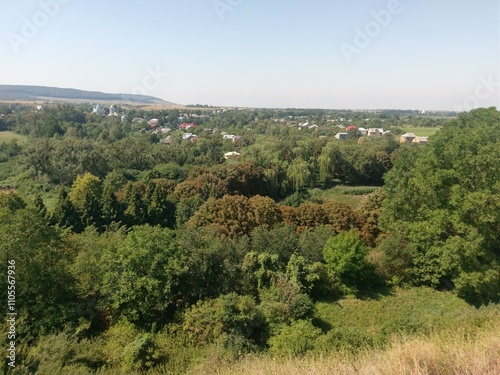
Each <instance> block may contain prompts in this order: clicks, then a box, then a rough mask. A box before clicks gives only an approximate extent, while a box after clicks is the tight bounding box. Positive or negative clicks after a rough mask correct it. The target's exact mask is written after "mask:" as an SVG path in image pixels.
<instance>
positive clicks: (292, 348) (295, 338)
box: [269, 320, 321, 356]
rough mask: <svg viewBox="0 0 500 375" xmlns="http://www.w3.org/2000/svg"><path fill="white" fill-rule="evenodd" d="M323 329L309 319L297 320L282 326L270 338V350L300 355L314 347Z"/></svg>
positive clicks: (277, 352) (279, 353)
mask: <svg viewBox="0 0 500 375" xmlns="http://www.w3.org/2000/svg"><path fill="white" fill-rule="evenodd" d="M319 336H321V330H320V329H319V328H316V327H315V326H313V325H312V323H311V322H309V321H307V320H297V321H295V322H292V324H291V325H289V326H287V325H284V326H282V327H281V329H280V331H279V333H278V334H277V335H275V336H273V337H271V338H270V339H269V345H270V352H271V353H273V354H275V355H278V356H300V355H304V354H305V353H306V352H308V351H309V350H311V349H313V348H314V346H315V343H316V339H317V338H318V337H319Z"/></svg>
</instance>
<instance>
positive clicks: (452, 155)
mask: <svg viewBox="0 0 500 375" xmlns="http://www.w3.org/2000/svg"><path fill="white" fill-rule="evenodd" d="M499 152H500V112H498V111H496V110H495V109H494V108H490V109H478V110H474V111H471V112H470V113H467V114H465V113H464V114H461V115H460V116H459V118H458V119H457V120H455V121H453V122H452V123H450V124H448V125H447V126H445V127H443V129H441V130H440V131H439V133H437V134H436V135H435V136H434V137H433V139H432V142H431V144H430V145H429V147H426V148H422V149H418V150H416V151H414V152H408V153H404V154H402V155H401V156H400V157H399V158H398V160H397V162H396V165H395V167H394V168H393V169H392V170H391V172H390V173H389V174H388V175H387V179H386V182H387V185H386V193H387V198H386V200H385V202H384V211H383V213H382V222H383V225H384V228H385V229H386V230H388V231H391V232H396V233H398V234H399V235H401V237H402V239H403V240H404V243H405V244H406V249H407V250H406V251H407V252H408V253H409V255H410V256H411V260H412V262H411V264H410V265H408V267H407V271H406V272H408V273H409V274H410V275H411V280H412V282H413V283H415V284H424V285H431V286H436V287H448V288H456V291H457V293H458V294H459V295H461V296H463V297H464V298H466V299H467V300H468V301H470V302H473V303H476V304H481V303H488V302H490V301H497V300H499V298H500V294H499V292H498V291H499V290H500V254H499V253H498V243H499V242H500V237H499V233H500V183H499V180H500V169H499V165H498V162H497V161H498V154H499ZM395 254H397V252H396V253H395ZM479 274H481V275H482V277H478V275H479Z"/></svg>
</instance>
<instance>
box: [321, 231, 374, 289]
mask: <svg viewBox="0 0 500 375" xmlns="http://www.w3.org/2000/svg"><path fill="white" fill-rule="evenodd" d="M368 251H369V250H368V247H367V246H366V245H365V244H364V243H363V240H362V239H361V238H360V237H359V236H358V235H357V234H356V233H355V232H341V233H340V234H338V235H336V236H335V237H332V238H330V239H329V240H328V241H327V243H326V245H325V247H324V249H323V257H324V259H325V262H326V266H327V269H328V270H329V271H330V273H331V276H332V278H333V279H334V281H335V283H336V284H337V286H338V287H339V288H340V289H341V291H342V292H343V293H357V292H358V291H359V290H360V288H362V287H366V286H368V285H367V283H368V282H369V281H370V279H371V277H372V267H371V265H370V263H368V261H367V256H368Z"/></svg>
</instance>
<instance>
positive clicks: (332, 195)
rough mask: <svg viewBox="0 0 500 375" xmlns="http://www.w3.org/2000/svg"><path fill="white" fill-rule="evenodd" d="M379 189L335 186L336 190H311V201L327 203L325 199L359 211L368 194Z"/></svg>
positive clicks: (374, 187) (375, 187) (373, 187)
mask: <svg viewBox="0 0 500 375" xmlns="http://www.w3.org/2000/svg"><path fill="white" fill-rule="evenodd" d="M377 189H379V187H377V186H341V185H339V186H335V187H334V188H331V189H327V190H321V189H310V190H309V193H310V195H311V196H310V198H309V200H311V201H313V202H317V203H321V202H323V201H325V199H332V200H334V201H337V202H341V203H345V204H347V205H349V206H351V208H353V209H355V210H357V209H359V208H361V206H362V205H363V203H364V202H365V201H366V198H367V196H368V194H370V193H373V192H374V191H375V190H377Z"/></svg>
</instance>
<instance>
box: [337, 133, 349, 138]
mask: <svg viewBox="0 0 500 375" xmlns="http://www.w3.org/2000/svg"><path fill="white" fill-rule="evenodd" d="M335 138H337V139H347V133H337V134H336V135H335Z"/></svg>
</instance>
